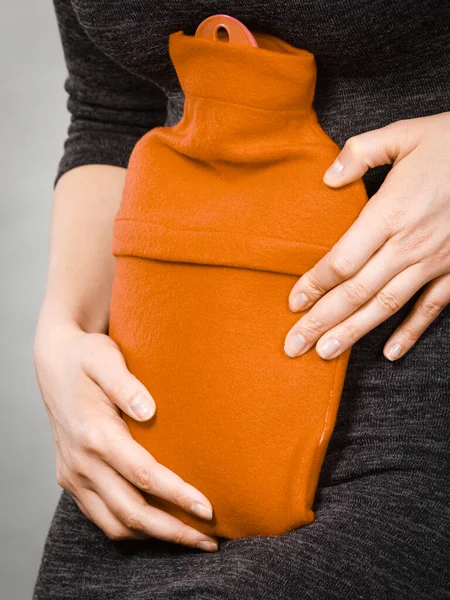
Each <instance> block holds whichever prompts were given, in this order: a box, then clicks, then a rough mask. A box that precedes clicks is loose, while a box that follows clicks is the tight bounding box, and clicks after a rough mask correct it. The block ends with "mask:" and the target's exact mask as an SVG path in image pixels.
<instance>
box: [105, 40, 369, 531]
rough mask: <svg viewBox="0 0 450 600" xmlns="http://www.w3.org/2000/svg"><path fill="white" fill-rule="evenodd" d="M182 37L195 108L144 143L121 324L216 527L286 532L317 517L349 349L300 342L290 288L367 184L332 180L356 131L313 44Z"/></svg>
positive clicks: (122, 240) (126, 246) (129, 216)
mask: <svg viewBox="0 0 450 600" xmlns="http://www.w3.org/2000/svg"><path fill="white" fill-rule="evenodd" d="M255 37H256V39H257V42H258V44H259V47H257V48H255V47H250V46H245V45H239V44H230V43H225V42H218V41H214V40H207V39H203V38H198V37H195V36H188V35H186V34H184V33H183V32H182V31H179V32H176V33H173V34H171V35H170V38H169V50H170V56H171V59H172V62H173V64H174V66H175V68H176V71H177V74H178V77H179V80H180V84H181V86H182V89H183V91H184V93H185V98H186V101H185V107H184V114H183V117H182V119H181V121H180V122H179V123H178V124H176V125H175V126H173V127H158V128H155V129H152V130H151V131H150V132H149V133H147V134H146V135H145V136H144V137H143V138H142V139H141V140H140V141H139V142H138V143H137V145H136V147H135V149H134V151H133V153H132V156H131V159H130V164H129V168H128V172H127V177H126V184H125V190H124V197H123V202H122V205H121V207H120V209H119V212H118V214H117V216H116V220H115V224H114V241H113V252H114V255H115V256H116V264H115V276H114V284H113V293H112V303H111V317H110V335H111V337H112V338H113V339H114V340H115V341H116V342H117V343H118V345H119V347H120V349H121V350H122V352H123V354H124V356H125V359H126V361H127V364H128V367H129V369H130V370H131V372H132V373H134V374H135V375H136V376H137V377H138V378H139V379H140V380H141V381H142V382H143V383H144V384H145V385H146V386H147V388H148V389H149V391H150V392H151V394H152V395H153V397H154V398H155V401H156V405H157V412H156V415H155V417H154V418H153V419H152V420H151V421H150V422H148V423H145V424H142V423H138V422H136V421H134V420H132V419H131V418H129V417H127V416H126V415H124V418H125V420H126V422H127V423H128V425H129V428H130V431H131V433H132V435H133V437H134V438H135V439H136V440H137V441H138V442H139V443H140V444H142V446H144V447H145V448H146V449H147V450H148V451H149V452H150V453H151V454H152V455H153V456H154V457H155V459H157V460H158V461H159V462H161V463H162V464H164V465H166V466H167V467H168V468H170V469H171V470H173V471H174V472H175V473H177V474H178V475H180V476H181V477H182V478H183V479H185V480H186V481H187V482H189V483H191V484H192V485H194V486H195V487H196V488H198V489H199V490H200V491H201V492H203V493H204V494H205V495H206V496H207V497H208V498H209V500H210V501H211V502H212V505H213V508H214V518H213V520H212V521H211V522H206V521H204V520H202V519H200V518H197V517H195V516H193V515H190V514H188V513H186V512H184V511H182V510H181V509H180V508H178V507H175V506H174V505H173V504H171V503H169V502H167V501H162V500H160V499H157V498H155V497H150V496H149V497H148V501H149V502H150V503H152V504H154V505H155V506H159V507H162V508H164V509H165V510H166V511H168V512H169V513H171V514H174V515H176V516H177V517H179V518H180V519H181V520H183V521H184V522H186V523H189V524H190V525H193V526H194V527H196V528H197V529H199V530H200V531H204V532H206V533H211V534H215V535H218V536H223V537H228V538H238V537H245V536H253V535H277V534H281V533H284V532H287V531H289V530H291V529H294V528H296V527H299V526H302V525H306V524H308V523H311V522H312V521H313V519H314V513H313V511H312V504H313V500H314V494H315V488H316V485H317V481H318V477H319V473H320V469H321V466H322V462H323V459H324V455H325V451H326V448H327V445H328V441H329V438H330V435H331V432H332V430H333V427H334V423H335V418H336V413H337V410H338V405H339V399H340V395H341V391H342V386H343V382H344V376H345V371H346V367H347V361H348V357H349V351H347V352H346V353H345V354H343V355H342V356H340V357H338V358H337V359H334V360H331V361H325V360H323V359H321V358H320V357H319V356H318V355H317V353H316V351H315V350H314V349H312V350H310V351H309V352H307V353H306V354H305V355H303V356H301V357H298V358H295V359H292V358H289V357H288V356H287V355H286V354H285V353H284V349H283V346H284V338H285V335H286V333H287V331H288V330H289V328H290V327H291V326H292V325H293V324H294V323H295V322H296V321H297V320H298V318H299V315H298V314H294V313H292V312H291V311H290V310H289V307H288V294H289V291H290V290H291V288H292V286H293V285H294V283H295V282H296V281H297V279H298V277H299V276H300V275H301V274H302V273H304V272H305V271H306V270H308V269H310V268H311V267H313V265H314V264H315V263H316V262H317V261H318V260H319V259H320V258H321V257H322V256H323V255H324V254H325V253H327V252H328V251H329V250H330V248H331V247H332V245H333V244H334V243H335V242H336V241H337V240H338V239H339V238H340V237H341V236H342V234H343V233H344V232H345V231H346V230H347V229H348V228H349V226H350V225H351V224H352V222H353V221H354V220H355V218H356V217H357V215H358V213H359V212H360V210H361V208H362V207H363V206H364V204H365V202H366V201H367V197H366V192H365V188H364V185H363V183H362V181H361V180H360V181H358V182H356V183H354V184H352V185H349V186H347V187H345V188H343V189H339V190H333V189H330V188H329V187H327V186H326V185H325V184H324V183H323V182H322V176H323V174H324V172H325V170H326V169H327V167H328V166H329V165H330V164H331V163H332V161H333V160H334V158H335V157H336V155H337V154H338V151H339V150H338V147H337V146H336V144H335V143H334V142H333V141H332V140H331V139H330V138H329V137H328V136H327V135H326V134H325V132H324V131H323V130H322V129H321V127H320V125H319V124H318V121H317V118H316V115H315V112H314V110H313V108H312V102H313V96H314V89H315V80H316V67H315V60H314V57H313V55H312V54H310V53H309V52H307V51H305V50H301V49H297V48H295V47H293V46H290V45H289V44H287V43H285V42H284V41H282V40H279V39H278V38H276V37H273V36H269V35H266V34H257V33H256V34H255Z"/></svg>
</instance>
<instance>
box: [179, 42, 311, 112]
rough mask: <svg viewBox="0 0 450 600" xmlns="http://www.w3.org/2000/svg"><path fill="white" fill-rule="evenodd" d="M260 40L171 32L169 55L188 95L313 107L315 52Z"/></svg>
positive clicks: (258, 105)
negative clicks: (245, 41) (216, 38)
mask: <svg viewBox="0 0 450 600" xmlns="http://www.w3.org/2000/svg"><path fill="white" fill-rule="evenodd" d="M255 38H256V39H257V41H258V44H259V47H258V48H254V47H251V46H246V45H239V44H231V43H228V42H219V41H214V40H208V39H204V38H199V37H195V36H189V35H185V34H184V33H183V32H182V31H178V32H176V33H172V34H171V35H170V36H169V53H170V57H171V59H172V62H173V65H174V67H175V69H176V72H177V75H178V78H179V81H180V85H181V88H182V90H183V91H184V93H185V94H186V95H190V96H197V97H204V98H212V99H216V100H223V101H227V102H233V103H236V104H241V105H244V106H249V107H253V108H259V109H265V110H274V111H277V110H281V111H288V110H293V111H297V110H298V111H302V110H308V109H310V108H311V107H312V101H313V96H314V90H315V82H316V65H315V60H314V56H313V55H312V54H311V53H310V52H308V51H306V50H302V49H299V48H295V47H294V46H291V45H290V44H288V43H287V42H284V41H283V40H279V39H278V38H276V37H273V36H270V35H267V34H255Z"/></svg>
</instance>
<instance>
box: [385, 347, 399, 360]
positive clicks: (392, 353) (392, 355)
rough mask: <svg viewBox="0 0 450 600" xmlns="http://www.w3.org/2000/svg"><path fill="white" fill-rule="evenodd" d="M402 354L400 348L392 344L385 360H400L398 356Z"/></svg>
mask: <svg viewBox="0 0 450 600" xmlns="http://www.w3.org/2000/svg"><path fill="white" fill-rule="evenodd" d="M401 353H402V347H401V346H400V344H392V346H391V347H390V348H389V350H388V351H387V353H386V358H387V359H388V360H395V359H396V358H400V354H401Z"/></svg>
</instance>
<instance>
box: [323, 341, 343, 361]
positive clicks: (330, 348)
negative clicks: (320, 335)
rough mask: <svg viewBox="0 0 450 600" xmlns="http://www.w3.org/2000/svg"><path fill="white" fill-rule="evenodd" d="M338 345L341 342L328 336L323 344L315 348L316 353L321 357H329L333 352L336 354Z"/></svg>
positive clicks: (339, 345)
mask: <svg viewBox="0 0 450 600" xmlns="http://www.w3.org/2000/svg"><path fill="white" fill-rule="evenodd" d="M340 347H341V342H340V341H339V340H337V339H336V338H328V339H327V341H326V342H325V343H324V344H323V346H320V348H317V353H318V354H319V356H321V357H322V358H331V357H332V356H333V354H336V352H337V351H338V350H339V348H340Z"/></svg>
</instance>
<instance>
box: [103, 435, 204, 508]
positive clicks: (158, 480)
mask: <svg viewBox="0 0 450 600" xmlns="http://www.w3.org/2000/svg"><path fill="white" fill-rule="evenodd" d="M103 452H104V456H103V458H104V460H105V462H106V463H107V464H108V465H110V466H111V467H112V468H113V469H114V470H115V471H117V472H118V473H120V474H121V475H122V476H123V477H124V478H125V479H127V480H128V481H129V482H131V483H132V484H133V485H134V486H136V487H137V488H139V489H140V490H142V491H144V492H147V493H149V494H152V495H154V496H158V497H159V498H163V499H164V500H168V501H169V502H172V503H173V504H176V505H177V506H180V507H181V508H182V509H183V510H186V511H187V512H190V513H192V514H194V515H196V516H197V517H200V518H202V519H212V516H213V509H212V506H211V503H210V502H209V500H208V499H207V498H206V496H204V495H203V494H202V493H201V492H200V491H199V490H197V489H196V488H195V487H194V486H192V485H190V484H189V483H187V482H186V481H184V480H183V479H182V478H181V477H179V476H178V475H176V474H175V473H174V472H173V471H171V470H170V469H168V468H167V467H165V466H163V465H161V464H160V463H159V462H158V461H156V460H155V459H154V458H153V457H152V456H151V454H149V453H148V452H147V450H145V448H143V447H142V446H141V445H140V444H138V443H137V442H136V441H135V440H134V439H133V438H132V437H131V436H129V437H125V436H121V437H120V440H118V439H117V436H114V439H113V440H111V444H108V443H106V444H105V445H104V451H103Z"/></svg>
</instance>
